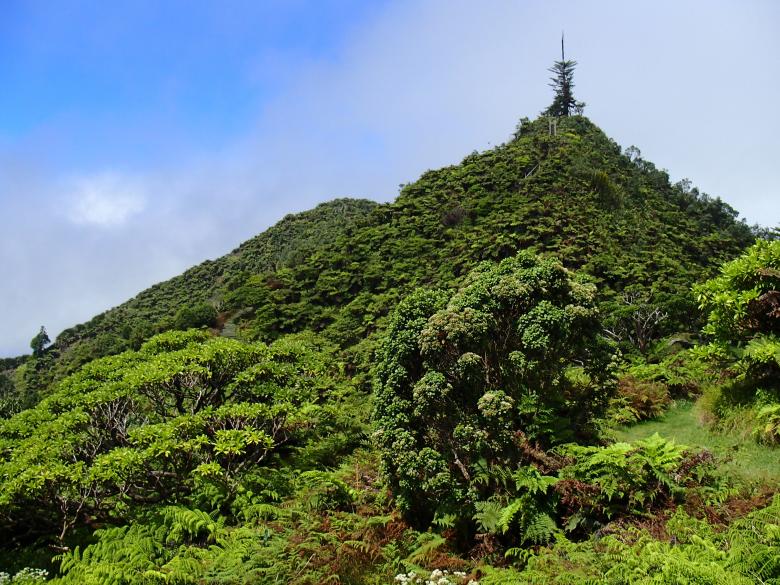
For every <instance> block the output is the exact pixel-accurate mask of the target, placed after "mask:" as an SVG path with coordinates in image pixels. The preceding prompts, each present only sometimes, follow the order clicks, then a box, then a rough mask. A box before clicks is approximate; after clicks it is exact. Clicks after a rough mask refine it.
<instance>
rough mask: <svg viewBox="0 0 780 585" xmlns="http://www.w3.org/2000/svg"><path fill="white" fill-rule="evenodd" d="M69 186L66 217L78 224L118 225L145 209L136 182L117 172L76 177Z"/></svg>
mask: <svg viewBox="0 0 780 585" xmlns="http://www.w3.org/2000/svg"><path fill="white" fill-rule="evenodd" d="M73 185H74V186H73V193H72V195H71V196H70V197H69V199H70V200H69V208H68V210H67V215H68V218H69V219H70V220H71V221H72V222H73V223H75V224H78V225H94V226H99V227H103V228H108V227H115V226H120V225H122V224H124V223H126V222H127V221H128V220H129V219H130V218H131V217H133V216H134V215H136V214H138V213H140V212H141V211H143V210H144V208H145V207H146V198H145V197H144V195H143V191H142V188H141V187H140V186H139V183H138V182H137V181H134V180H132V179H130V178H128V177H125V176H122V175H120V174H118V173H113V172H104V173H100V174H97V175H92V176H87V177H80V178H78V179H76V180H75V181H73Z"/></svg>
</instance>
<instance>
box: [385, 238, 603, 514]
mask: <svg viewBox="0 0 780 585" xmlns="http://www.w3.org/2000/svg"><path fill="white" fill-rule="evenodd" d="M594 295H595V289H594V287H593V286H590V285H587V284H584V283H582V282H580V281H577V280H576V279H574V278H573V276H572V275H571V274H570V273H569V272H568V271H567V270H565V269H564V268H563V267H562V266H561V265H560V263H558V262H557V261H554V260H542V259H540V258H538V257H536V256H534V255H532V254H529V253H520V254H518V255H517V256H516V257H514V258H508V259H505V260H503V261H502V262H501V263H500V264H498V265H493V264H489V263H484V264H482V265H480V266H479V267H478V268H477V269H475V270H474V271H473V272H472V273H471V274H470V275H469V276H468V278H467V279H466V282H465V285H464V286H463V288H461V289H460V290H459V291H458V292H456V293H455V294H453V295H447V294H446V293H443V292H436V291H428V290H420V291H418V292H416V293H414V294H412V295H411V296H409V297H408V298H407V299H406V300H404V301H403V302H402V303H401V304H400V305H399V307H398V309H397V310H396V312H395V314H394V316H393V318H392V319H391V321H390V325H389V330H388V334H387V337H386V339H385V340H384V342H383V345H382V347H381V349H380V350H379V364H378V367H377V378H376V411H375V420H376V424H377V440H378V443H379V447H380V449H381V452H382V464H383V469H384V472H385V474H386V475H387V477H388V480H389V483H390V486H391V489H392V491H393V493H394V494H395V495H396V497H397V498H398V502H399V504H400V506H401V508H402V509H403V510H404V511H405V512H407V513H408V514H409V516H410V517H411V518H413V519H415V520H416V521H417V522H418V523H421V524H425V523H427V522H429V521H430V520H431V519H432V516H433V513H434V511H436V510H439V512H440V513H446V511H448V510H455V513H456V514H457V515H459V516H461V517H464V516H466V515H467V514H469V510H470V509H471V508H470V507H469V504H470V502H473V501H474V500H475V499H479V495H480V488H479V486H476V485H474V482H473V477H474V475H475V473H476V471H477V468H478V466H480V465H484V464H487V465H489V466H492V465H498V466H506V467H508V468H510V469H512V468H515V467H517V465H518V464H521V463H523V461H524V460H525V459H526V456H525V455H523V453H524V450H523V449H522V448H519V447H522V445H524V444H526V443H528V442H533V443H539V444H540V445H542V446H549V445H553V444H557V443H561V442H565V441H571V440H573V439H578V438H587V437H592V436H593V434H594V421H595V419H596V418H597V417H598V416H600V415H601V414H603V412H604V410H605V408H606V406H607V404H608V401H609V398H610V397H611V395H612V392H613V389H614V384H613V379H612V373H611V372H612V367H611V363H612V361H611V360H612V354H611V351H610V346H609V345H608V344H607V342H606V341H605V340H604V339H603V338H601V337H600V335H599V333H598V332H599V331H600V330H601V329H600V326H599V321H598V314H597V311H596V309H595V306H594V302H593V299H594ZM575 366H576V367H575ZM574 370H577V371H578V374H577V375H567V374H569V372H572V371H574ZM464 505H466V507H465V508H464Z"/></svg>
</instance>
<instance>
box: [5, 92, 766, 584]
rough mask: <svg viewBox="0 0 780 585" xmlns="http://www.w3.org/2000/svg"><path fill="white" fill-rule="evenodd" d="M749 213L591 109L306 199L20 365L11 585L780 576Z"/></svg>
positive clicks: (10, 369)
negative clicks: (623, 142)
mask: <svg viewBox="0 0 780 585" xmlns="http://www.w3.org/2000/svg"><path fill="white" fill-rule="evenodd" d="M570 97H571V98H572V99H573V96H570ZM567 113H568V114H571V113H572V112H567ZM757 233H759V232H756V231H754V230H751V229H750V228H749V227H747V226H746V225H745V224H744V223H743V222H741V221H739V220H738V219H737V214H736V212H735V211H734V210H733V209H731V208H730V207H729V206H728V205H726V204H725V203H723V202H722V201H720V200H718V199H712V198H710V197H708V196H706V195H703V194H701V193H699V192H698V191H697V190H696V189H692V188H691V187H690V185H689V184H688V183H687V182H681V183H678V184H676V185H672V184H670V182H669V178H668V176H667V174H666V173H665V172H664V171H660V170H658V169H656V168H655V167H654V166H653V165H652V164H651V163H649V162H647V161H645V160H643V159H642V158H641V156H640V155H639V153H638V151H637V150H636V149H635V148H633V147H632V148H630V149H627V150H626V151H622V149H621V148H620V147H619V146H618V145H617V144H615V143H614V142H613V141H611V140H610V139H608V138H607V137H606V136H605V135H604V134H603V133H602V132H601V131H600V130H599V129H598V128H597V127H596V126H595V125H593V124H592V123H591V122H590V121H589V120H587V119H586V118H584V117H582V116H579V115H567V116H565V117H561V118H558V119H557V123H556V125H555V130H554V131H551V125H550V124H549V123H548V120H547V119H545V118H540V119H539V120H535V121H528V120H523V121H522V123H521V125H520V126H519V127H518V129H517V132H516V134H515V136H514V137H513V138H512V139H511V140H510V141H508V142H507V143H506V144H503V145H501V146H499V147H497V148H494V149H492V150H489V151H487V152H483V153H473V154H471V155H469V156H468V157H466V158H465V159H464V160H463V162H462V163H461V164H459V165H456V166H452V167H447V168H444V169H440V170H436V171H428V172H426V173H425V174H424V175H423V176H422V177H421V178H420V179H419V180H418V181H417V182H415V183H413V184H410V185H406V186H404V187H403V188H402V190H401V193H400V195H399V197H398V198H397V200H396V201H395V202H393V203H390V204H385V205H379V204H375V203H371V202H368V201H355V200H336V201H333V202H331V203H327V204H323V205H321V206H319V207H317V208H315V209H314V210H312V211H309V212H305V213H302V214H298V215H294V216H288V217H287V218H285V219H284V220H282V221H281V222H280V223H279V224H277V225H276V226H274V227H273V228H271V229H269V230H268V231H266V232H264V233H263V234H261V235H259V236H257V237H256V238H254V239H253V240H250V241H249V242H247V243H245V244H243V245H242V246H240V247H239V248H238V249H237V250H234V251H233V252H232V253H231V254H229V255H227V256H224V257H223V258H220V259H218V260H215V261H209V262H205V263H203V264H201V265H199V266H197V267H195V268H193V269H191V270H189V271H187V272H186V273H184V274H183V275H182V276H180V277H177V278H175V279H172V280H170V281H167V282H165V283H161V284H159V285H156V286H155V287H152V288H151V289H149V290H147V291H144V292H142V293H141V294H139V295H138V296H137V297H136V298H134V299H132V300H130V301H128V302H127V303H125V304H123V305H121V306H119V307H116V308H114V309H111V310H110V311H107V312H106V313H104V314H102V315H99V316H97V317H95V318H94V319H93V320H92V321H90V322H88V323H85V324H83V325H80V326H77V327H74V328H72V329H70V330H68V331H66V332H64V333H63V334H61V335H60V336H59V337H58V338H57V339H56V340H55V342H54V343H53V344H51V345H48V344H47V343H46V342H44V340H43V338H42V337H41V334H40V333H39V334H38V335H37V336H36V337H35V339H34V340H33V345H32V346H31V347H32V348H33V350H34V355H32V356H27V357H22V358H15V359H8V360H3V361H2V362H1V363H0V542H2V545H1V546H0V569H5V570H6V572H7V573H8V574H7V575H6V574H2V573H0V583H3V582H9V581H10V582H13V583H25V584H26V583H39V582H42V581H44V580H52V582H55V583H74V584H75V583H79V584H95V585H98V584H104V583H110V584H123V585H125V584H126V585H130V584H132V585H136V584H137V585H147V584H153V583H171V584H197V585H200V584H206V583H223V584H226V585H227V584H231V585H232V584H255V583H256V584H265V583H292V584H300V585H303V584H311V585H313V584H320V583H344V584H355V585H357V584H373V585H381V584H390V583H393V582H396V583H429V582H430V583H436V584H437V585H466V584H467V583H469V582H470V581H474V582H478V583H483V584H487V583H583V584H584V583H681V584H682V583H724V584H725V583H753V582H762V583H780V562H778V559H780V499H778V496H775V493H776V490H777V485H778V481H780V469H778V468H777V465H776V457H775V455H776V452H775V450H774V449H775V444H776V443H777V442H778V441H779V439H778V437H780V431H779V430H778V429H780V395H778V392H780V382H779V381H778V379H779V376H780V353H779V352H778V347H780V341H778V337H777V336H778V335H780V331H779V330H778V324H779V323H780V309H778V307H780V292H778V291H780V242H778V241H769V240H766V241H764V240H760V241H758V242H757V243H755V235H756V234H757ZM760 234H761V235H764V236H770V235H771V233H770V232H766V231H764V232H760ZM42 332H43V330H42Z"/></svg>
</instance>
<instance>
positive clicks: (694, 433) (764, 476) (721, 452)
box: [616, 401, 780, 484]
mask: <svg viewBox="0 0 780 585" xmlns="http://www.w3.org/2000/svg"><path fill="white" fill-rule="evenodd" d="M653 433H658V434H659V435H661V436H663V437H667V438H670V439H674V440H675V441H676V442H677V443H680V444H683V445H687V446H688V447H692V448H696V449H701V448H704V449H709V450H710V451H712V452H713V453H714V454H715V455H717V456H718V457H720V458H721V459H723V460H724V464H723V466H722V468H723V470H724V471H725V472H727V473H730V474H732V473H733V474H735V475H739V476H740V477H742V478H743V479H745V480H748V481H759V482H762V483H772V484H775V483H777V484H780V449H773V448H771V447H765V446H763V445H759V444H757V443H756V442H755V441H753V440H752V439H750V438H749V437H748V438H745V437H742V436H739V435H735V434H721V433H713V432H710V431H709V429H708V428H707V426H706V425H705V424H704V423H702V422H701V421H700V420H699V417H698V415H697V412H696V408H695V406H694V404H693V403H692V402H684V401H680V402H677V403H675V404H674V405H673V406H672V407H671V408H670V409H669V410H668V411H667V412H666V414H664V415H663V416H661V417H659V418H657V419H654V420H650V421H645V422H642V423H639V424H636V425H632V426H630V427H621V428H620V429H618V431H617V433H616V438H617V439H618V440H619V441H627V442H631V441H635V440H637V439H644V438H646V437H649V436H650V435H652V434H653Z"/></svg>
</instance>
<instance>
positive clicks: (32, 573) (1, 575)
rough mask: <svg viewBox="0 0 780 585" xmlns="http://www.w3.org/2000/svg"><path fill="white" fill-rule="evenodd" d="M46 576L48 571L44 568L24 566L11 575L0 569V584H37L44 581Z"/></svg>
mask: <svg viewBox="0 0 780 585" xmlns="http://www.w3.org/2000/svg"><path fill="white" fill-rule="evenodd" d="M48 576H49V572H48V571H47V570H46V569H31V568H29V567H25V568H24V569H22V570H21V571H19V572H17V573H16V574H15V575H13V576H11V575H9V574H8V573H6V572H4V571H0V585H10V584H13V585H37V584H38V583H44V582H45V581H46V580H47V578H48Z"/></svg>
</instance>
